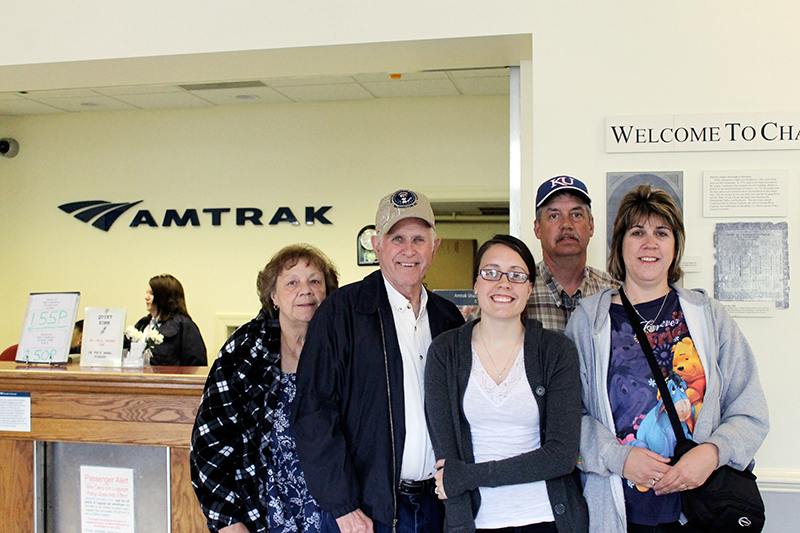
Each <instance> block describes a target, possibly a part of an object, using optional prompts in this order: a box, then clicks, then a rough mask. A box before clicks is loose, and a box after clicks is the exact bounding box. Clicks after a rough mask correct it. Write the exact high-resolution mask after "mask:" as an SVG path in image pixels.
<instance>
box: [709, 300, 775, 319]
mask: <svg viewBox="0 0 800 533" xmlns="http://www.w3.org/2000/svg"><path fill="white" fill-rule="evenodd" d="M722 306H723V307H724V308H725V310H726V311H727V312H728V314H729V315H731V316H740V317H751V318H760V317H765V318H771V317H774V316H775V302H722Z"/></svg>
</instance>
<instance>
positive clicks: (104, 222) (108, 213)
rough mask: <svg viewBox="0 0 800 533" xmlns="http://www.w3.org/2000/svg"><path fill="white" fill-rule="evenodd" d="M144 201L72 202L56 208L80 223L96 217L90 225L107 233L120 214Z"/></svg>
mask: <svg viewBox="0 0 800 533" xmlns="http://www.w3.org/2000/svg"><path fill="white" fill-rule="evenodd" d="M143 201H144V200H139V201H138V202H132V203H127V204H126V203H122V204H112V203H111V202H106V201H105V200H87V201H83V202H72V203H69V204H63V205H60V206H58V208H59V209H61V210H62V211H64V212H65V213H75V215H74V216H75V218H77V219H78V220H80V221H81V222H87V223H88V222H89V221H90V220H92V219H93V218H95V217H97V218H96V220H95V221H94V222H93V223H92V226H94V227H95V228H98V229H101V230H103V231H108V230H109V229H110V228H111V225H112V224H114V222H116V220H117V219H118V218H119V217H120V215H121V214H122V213H124V212H125V211H127V210H128V209H130V208H131V207H133V206H135V205H136V204H140V203H142V202H143Z"/></svg>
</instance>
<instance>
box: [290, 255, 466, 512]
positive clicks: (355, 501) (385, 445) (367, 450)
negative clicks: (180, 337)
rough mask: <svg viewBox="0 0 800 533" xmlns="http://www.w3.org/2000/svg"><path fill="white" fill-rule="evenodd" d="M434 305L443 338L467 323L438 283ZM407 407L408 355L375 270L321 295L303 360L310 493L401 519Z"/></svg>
mask: <svg viewBox="0 0 800 533" xmlns="http://www.w3.org/2000/svg"><path fill="white" fill-rule="evenodd" d="M427 312H428V321H429V323H430V328H431V335H432V336H433V337H434V338H435V337H436V336H437V335H439V334H440V333H442V332H444V331H446V330H449V329H453V328H456V327H458V326H460V325H462V324H463V323H464V319H463V317H462V316H461V313H460V312H459V311H458V308H457V307H456V306H455V305H453V304H452V303H451V302H449V301H447V300H445V299H444V298H442V297H440V296H437V295H435V294H433V293H431V292H429V293H428V304H427ZM390 405H391V412H390V409H389V406H390ZM404 411H405V409H404V398H403V360H402V355H401V354H400V346H399V344H398V341H397V333H396V331H395V327H394V317H393V315H392V309H391V306H390V304H389V298H388V296H387V294H386V287H385V285H384V281H383V276H382V275H381V273H380V271H376V272H374V273H372V274H370V275H369V276H367V277H366V278H364V279H363V280H362V281H359V282H356V283H352V284H350V285H347V286H345V287H342V288H340V289H338V290H337V291H336V292H334V293H333V294H331V295H330V297H328V298H327V299H326V300H325V301H324V302H323V303H322V305H321V306H320V307H319V309H318V310H317V312H316V313H315V314H314V318H313V319H312V320H311V323H310V324H309V327H308V333H307V335H306V341H305V345H304V346H303V352H302V355H301V357H300V363H299V365H298V368H297V398H296V399H295V403H294V412H293V415H294V416H293V421H292V430H293V431H294V436H295V440H296V441H297V451H298V453H299V455H300V462H301V464H302V466H303V470H304V471H305V474H306V482H307V483H308V487H309V489H310V490H311V494H312V495H313V496H314V498H315V499H316V500H317V502H319V505H320V507H322V508H323V509H325V510H326V511H328V512H330V513H331V514H332V515H333V516H334V518H339V517H341V516H344V515H346V514H347V513H350V512H352V511H355V510H356V509H361V510H362V511H363V512H364V513H365V514H366V515H367V516H369V517H370V518H372V519H373V520H377V521H379V522H382V523H384V524H392V521H393V519H394V517H395V515H396V509H395V506H396V498H397V493H396V488H397V486H398V484H399V481H400V466H401V460H402V457H403V444H404V442H405V432H406V428H405V413H404Z"/></svg>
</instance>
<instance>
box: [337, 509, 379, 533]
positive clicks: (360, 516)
mask: <svg viewBox="0 0 800 533" xmlns="http://www.w3.org/2000/svg"><path fill="white" fill-rule="evenodd" d="M336 524H337V525H338V526H339V531H340V532H341V533H372V520H371V519H370V517H368V516H367V515H365V514H364V511H362V510H361V509H356V510H355V511H352V512H350V513H347V514H346V515H344V516H340V517H339V518H337V519H336Z"/></svg>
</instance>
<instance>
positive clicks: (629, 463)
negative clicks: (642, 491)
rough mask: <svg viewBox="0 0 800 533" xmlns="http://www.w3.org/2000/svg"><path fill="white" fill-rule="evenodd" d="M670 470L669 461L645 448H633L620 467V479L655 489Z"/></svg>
mask: <svg viewBox="0 0 800 533" xmlns="http://www.w3.org/2000/svg"><path fill="white" fill-rule="evenodd" d="M671 469H672V467H671V466H669V459H667V458H666V457H662V456H660V455H658V454H657V453H656V452H652V451H650V450H648V449H646V448H639V447H637V446H634V447H633V449H632V450H631V453H629V454H628V458H627V459H625V464H624V465H622V477H624V478H625V479H627V480H628V481H632V482H633V483H636V484H637V485H641V486H642V487H651V488H652V487H655V486H657V485H658V483H659V482H661V481H662V480H663V479H664V476H665V475H667V473H668V472H669V471H670V470H671Z"/></svg>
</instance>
